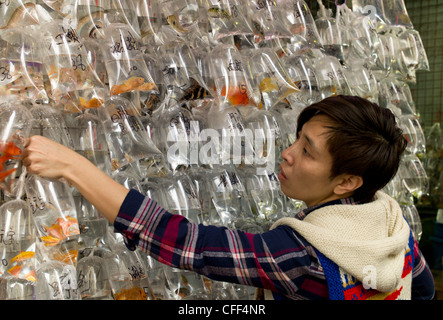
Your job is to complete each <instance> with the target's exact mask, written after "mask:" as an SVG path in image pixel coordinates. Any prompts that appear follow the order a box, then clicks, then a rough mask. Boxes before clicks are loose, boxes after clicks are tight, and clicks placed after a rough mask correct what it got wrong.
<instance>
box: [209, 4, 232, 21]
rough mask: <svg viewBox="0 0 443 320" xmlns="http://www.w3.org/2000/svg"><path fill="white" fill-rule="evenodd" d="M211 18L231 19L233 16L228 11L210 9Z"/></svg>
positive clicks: (215, 8)
mask: <svg viewBox="0 0 443 320" xmlns="http://www.w3.org/2000/svg"><path fill="white" fill-rule="evenodd" d="M208 13H209V17H210V18H220V19H231V15H230V13H229V12H228V11H227V10H224V9H221V8H217V7H212V8H209V9H208Z"/></svg>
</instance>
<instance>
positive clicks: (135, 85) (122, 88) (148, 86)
mask: <svg viewBox="0 0 443 320" xmlns="http://www.w3.org/2000/svg"><path fill="white" fill-rule="evenodd" d="M154 88H155V84H154V83H153V82H149V83H145V79H143V78H142V77H131V78H129V79H127V80H126V81H124V82H123V83H122V84H120V85H117V84H115V85H113V86H112V88H111V95H118V94H121V93H124V92H129V91H132V90H137V91H149V90H152V89H154Z"/></svg>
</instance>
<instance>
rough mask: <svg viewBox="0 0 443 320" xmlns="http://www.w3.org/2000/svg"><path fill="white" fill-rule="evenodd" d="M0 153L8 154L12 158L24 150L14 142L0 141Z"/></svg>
mask: <svg viewBox="0 0 443 320" xmlns="http://www.w3.org/2000/svg"><path fill="white" fill-rule="evenodd" d="M0 153H3V154H4V155H8V156H10V157H11V159H12V158H13V157H15V156H19V155H20V154H21V153H22V150H21V149H20V148H19V147H17V146H16V145H15V143H14V142H6V143H5V142H0Z"/></svg>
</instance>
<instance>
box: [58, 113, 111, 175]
mask: <svg viewBox="0 0 443 320" xmlns="http://www.w3.org/2000/svg"><path fill="white" fill-rule="evenodd" d="M94 113H96V112H84V113H81V114H72V115H70V114H65V117H64V119H65V122H66V126H67V129H68V132H69V136H70V138H71V140H72V143H73V147H74V150H75V151H76V152H77V153H80V154H81V155H82V156H84V157H85V158H87V159H88V160H89V161H91V162H92V163H93V164H94V165H95V166H97V167H98V168H99V169H100V170H102V171H103V172H105V173H107V174H111V171H112V170H111V160H110V158H109V148H108V143H107V141H106V135H105V129H104V127H103V124H102V123H101V121H100V120H99V118H98V117H97V116H96V115H95V114H94Z"/></svg>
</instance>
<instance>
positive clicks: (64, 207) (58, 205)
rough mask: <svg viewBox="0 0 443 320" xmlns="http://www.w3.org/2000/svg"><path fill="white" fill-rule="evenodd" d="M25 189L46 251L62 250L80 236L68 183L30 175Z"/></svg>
mask: <svg viewBox="0 0 443 320" xmlns="http://www.w3.org/2000/svg"><path fill="white" fill-rule="evenodd" d="M25 189H26V196H27V201H28V203H29V204H30V206H31V208H32V213H33V216H34V221H35V225H36V228H37V232H38V236H39V238H40V240H41V241H42V242H43V244H44V246H45V247H46V248H49V247H54V248H56V249H59V247H60V245H61V244H62V243H63V242H65V241H67V240H69V239H71V238H72V237H77V236H78V235H79V234H80V230H79V226H78V220H77V211H76V208H75V203H74V199H73V196H72V193H71V188H70V187H69V186H68V184H67V183H65V182H62V181H58V180H48V179H43V178H40V177H37V176H34V175H30V176H29V177H28V178H27V179H26V187H25Z"/></svg>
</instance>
